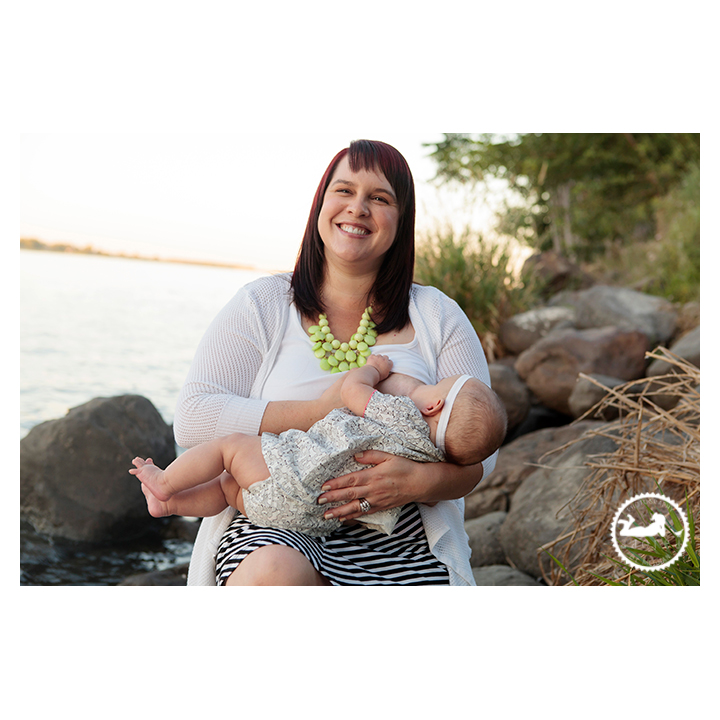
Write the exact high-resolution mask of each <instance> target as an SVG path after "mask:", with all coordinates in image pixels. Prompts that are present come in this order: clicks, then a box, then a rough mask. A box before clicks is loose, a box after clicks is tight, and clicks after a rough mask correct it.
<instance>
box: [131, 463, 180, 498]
mask: <svg viewBox="0 0 720 720" xmlns="http://www.w3.org/2000/svg"><path fill="white" fill-rule="evenodd" d="M133 465H134V466H135V469H133V470H130V473H131V474H132V475H136V476H137V478H138V479H139V480H140V482H141V483H142V484H143V486H145V487H147V488H148V489H149V490H150V492H151V493H152V494H153V495H155V497H156V498H157V499H158V500H160V501H161V502H165V501H167V500H169V499H170V498H171V497H172V496H173V493H172V491H171V490H170V488H168V485H167V483H166V482H165V473H164V472H163V471H162V470H161V469H160V468H159V467H158V466H157V465H154V464H153V461H152V458H148V459H147V460H143V459H142V458H139V457H136V458H135V459H134V460H133Z"/></svg>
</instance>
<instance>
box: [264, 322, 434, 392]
mask: <svg viewBox="0 0 720 720" xmlns="http://www.w3.org/2000/svg"><path fill="white" fill-rule="evenodd" d="M373 350H374V351H375V352H378V353H380V354H382V355H387V356H388V357H389V358H390V359H391V360H392V361H393V372H399V373H403V374H404V375H411V376H412V377H414V378H417V379H418V380H420V381H421V382H424V383H426V384H432V383H435V378H432V377H430V371H429V370H428V367H427V365H426V363H425V360H424V359H423V356H422V353H421V352H420V347H419V345H418V341H417V337H414V338H413V339H412V341H411V342H409V343H403V344H399V345H375V346H374V348H373ZM338 377H339V375H338V373H335V374H333V373H329V372H327V371H325V370H323V369H321V367H320V361H319V360H318V359H317V358H316V357H315V355H314V353H313V351H312V346H311V344H310V338H309V337H308V334H307V333H306V332H305V330H304V329H303V326H302V320H301V318H300V313H299V311H298V310H297V308H291V310H290V314H289V318H288V324H287V328H286V330H285V337H284V338H283V341H282V343H281V345H280V350H279V352H278V355H277V358H276V359H275V365H274V366H273V368H272V370H271V371H270V374H269V376H268V378H267V380H266V381H265V385H264V386H263V389H262V393H261V395H260V397H261V398H262V399H263V400H270V401H277V400H313V399H315V398H317V397H320V395H322V393H323V392H324V391H325V390H327V389H328V388H329V387H330V386H331V385H332V384H333V383H334V382H335V381H336V380H337V379H338Z"/></svg>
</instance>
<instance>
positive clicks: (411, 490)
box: [318, 450, 428, 521]
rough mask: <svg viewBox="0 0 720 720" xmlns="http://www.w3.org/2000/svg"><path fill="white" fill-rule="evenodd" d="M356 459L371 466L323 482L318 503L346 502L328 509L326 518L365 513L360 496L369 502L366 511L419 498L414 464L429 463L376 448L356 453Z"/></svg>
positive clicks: (346, 518) (393, 505) (356, 516)
mask: <svg viewBox="0 0 720 720" xmlns="http://www.w3.org/2000/svg"><path fill="white" fill-rule="evenodd" d="M355 459H356V460H357V461H358V462H360V463H363V464H366V465H371V466H373V467H367V468H363V469H362V470H356V471H355V472H352V473H349V474H348V475H342V476H341V477H339V478H335V479H334V480H328V481H327V482H326V483H325V484H324V485H323V486H322V490H323V493H322V495H320V497H319V498H318V503H319V504H321V505H322V504H324V503H335V502H344V503H345V504H344V505H339V506H338V507H334V508H331V509H330V510H328V512H327V513H326V514H325V517H326V518H327V517H336V518H338V519H339V520H343V521H347V520H354V519H356V518H359V517H361V516H362V515H366V514H367V513H366V512H363V510H362V509H361V507H360V500H361V499H365V500H366V501H367V502H368V503H370V508H371V509H370V510H369V511H368V512H377V511H378V510H389V509H390V508H395V507H400V506H402V505H405V504H406V503H409V502H413V501H415V500H417V499H418V490H419V489H418V487H417V483H416V482H415V481H414V480H415V479H416V478H417V467H418V465H421V466H422V465H426V464H428V463H416V462H413V461H412V460H408V459H407V458H403V457H397V456H396V455H390V454H388V453H385V452H381V451H379V450H366V451H365V452H364V453H358V454H357V455H356V456H355Z"/></svg>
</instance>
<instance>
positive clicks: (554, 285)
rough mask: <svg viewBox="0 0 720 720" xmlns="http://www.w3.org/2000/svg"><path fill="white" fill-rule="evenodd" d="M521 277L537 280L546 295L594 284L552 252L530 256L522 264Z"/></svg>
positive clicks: (581, 272) (581, 271) (585, 274)
mask: <svg viewBox="0 0 720 720" xmlns="http://www.w3.org/2000/svg"><path fill="white" fill-rule="evenodd" d="M522 275H523V276H525V277H533V278H537V279H538V280H539V281H540V282H541V283H542V284H543V286H544V287H543V289H544V291H545V293H546V294H548V293H556V292H558V291H560V290H563V289H564V288H567V287H575V288H577V287H588V286H589V285H592V283H593V282H594V281H593V279H592V278H591V277H590V276H589V275H588V274H587V273H585V272H583V270H582V269H581V268H580V267H579V266H578V265H576V264H575V263H574V262H572V261H571V260H568V258H566V257H563V256H562V255H560V254H558V253H556V252H554V251H553V250H548V251H546V252H542V253H536V254H535V255H531V256H530V257H529V258H528V259H527V260H526V261H525V262H524V263H523V268H522Z"/></svg>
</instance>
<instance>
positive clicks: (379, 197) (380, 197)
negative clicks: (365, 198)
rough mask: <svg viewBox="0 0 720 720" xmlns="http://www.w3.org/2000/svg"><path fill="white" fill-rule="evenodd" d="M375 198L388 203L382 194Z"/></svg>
mask: <svg viewBox="0 0 720 720" xmlns="http://www.w3.org/2000/svg"><path fill="white" fill-rule="evenodd" d="M373 200H379V201H380V202H383V203H385V204H386V205H387V202H388V201H387V198H384V197H383V196H382V195H376V196H375V197H374V198H373Z"/></svg>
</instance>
